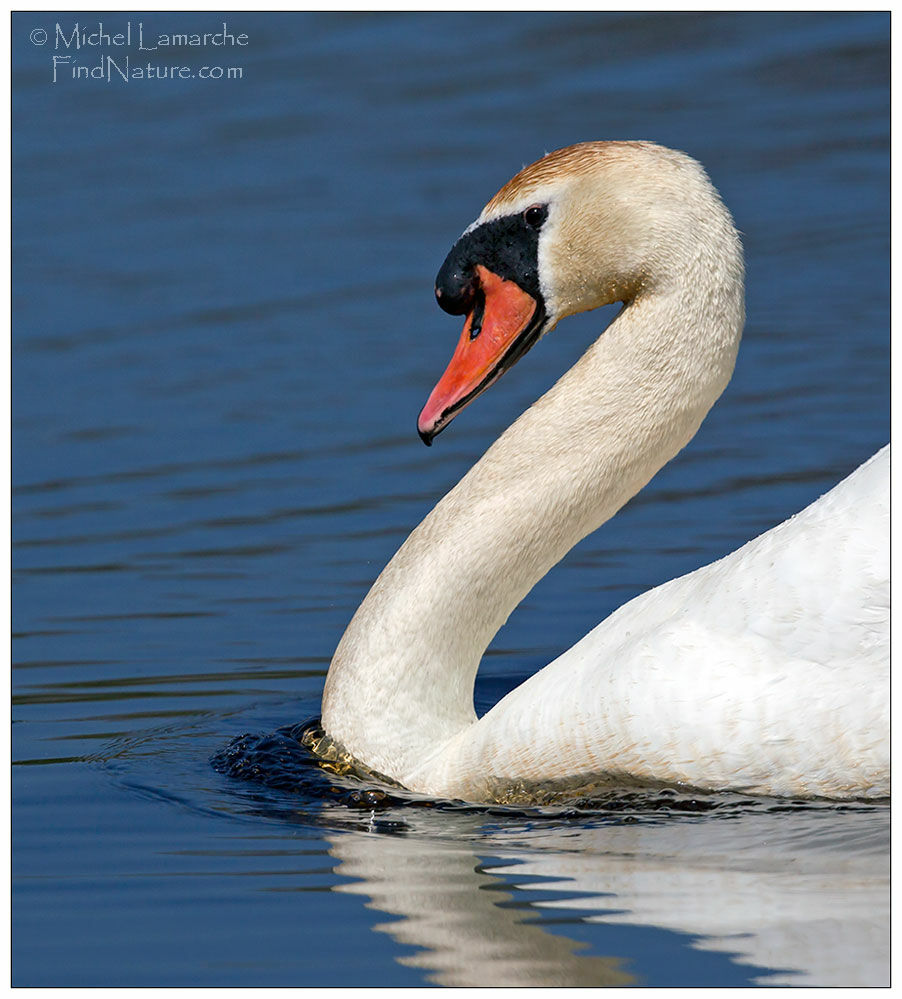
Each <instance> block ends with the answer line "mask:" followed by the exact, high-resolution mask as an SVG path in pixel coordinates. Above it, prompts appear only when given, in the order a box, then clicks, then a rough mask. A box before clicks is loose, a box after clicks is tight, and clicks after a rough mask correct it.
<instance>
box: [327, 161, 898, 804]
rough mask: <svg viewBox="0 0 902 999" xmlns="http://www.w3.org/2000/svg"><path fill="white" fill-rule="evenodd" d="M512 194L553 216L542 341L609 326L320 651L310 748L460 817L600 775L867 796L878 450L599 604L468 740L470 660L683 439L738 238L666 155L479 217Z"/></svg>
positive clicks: (881, 735) (880, 534)
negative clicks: (546, 207) (574, 322)
mask: <svg viewBox="0 0 902 999" xmlns="http://www.w3.org/2000/svg"><path fill="white" fill-rule="evenodd" d="M524 192H525V193H524ZM527 197H529V198H533V197H534V198H536V199H537V200H541V201H543V203H549V204H551V205H552V206H553V209H552V211H551V213H550V214H549V226H548V229H547V231H545V230H543V232H542V237H541V243H540V248H539V266H540V278H541V286H542V289H543V292H545V293H546V295H547V296H548V300H549V315H550V316H552V318H553V319H554V321H557V320H558V319H560V318H562V317H563V316H565V315H568V314H572V313H574V312H578V311H583V310H585V309H587V308H593V307H595V306H596V305H600V304H604V303H605V302H608V301H612V300H616V299H617V298H618V297H619V298H622V299H624V300H625V301H626V303H627V304H626V308H625V309H624V310H623V312H622V313H621V314H620V315H619V316H618V318H617V319H616V320H615V321H614V322H613V323H612V324H611V325H610V326H609V327H608V329H607V330H606V331H605V333H604V335H603V336H602V337H600V339H599V340H598V341H596V343H595V344H593V345H592V346H591V347H590V348H589V350H588V351H587V352H586V353H585V354H584V355H583V357H582V358H581V359H580V361H579V362H577V364H576V365H574V367H573V368H572V369H571V370H570V371H568V372H567V373H566V374H565V375H564V376H563V377H562V378H561V379H560V380H559V381H558V383H557V384H556V385H555V386H554V387H553V388H552V389H551V390H550V391H549V392H547V393H546V394H545V395H544V396H543V397H542V398H541V399H540V400H538V402H536V403H535V404H534V405H533V406H532V407H530V409H529V410H527V412H526V413H524V414H523V416H521V417H520V419H519V420H517V421H516V422H515V423H514V424H513V426H511V427H510V428H509V429H508V430H507V431H506V432H505V433H504V434H503V435H502V436H501V437H500V438H499V440H498V441H497V442H496V443H495V444H494V445H493V446H492V447H491V448H490V449H489V451H488V452H487V453H486V454H485V455H484V456H483V458H482V459H481V460H480V461H479V462H478V463H477V464H476V465H475V466H474V467H473V469H471V471H470V472H469V473H468V474H467V475H466V476H465V477H464V478H463V479H462V480H461V482H460V483H459V484H458V485H457V486H456V487H455V488H454V489H453V490H451V492H449V493H448V495H447V496H445V498H444V499H443V500H442V501H441V502H440V503H439V504H438V505H437V506H436V508H435V509H434V510H433V511H432V512H431V513H430V514H429V516H428V517H427V518H426V519H425V520H424V521H423V523H422V524H420V526H419V527H418V528H417V529H416V530H415V531H414V532H413V533H412V534H411V536H410V537H409V538H408V540H407V541H406V542H405V544H404V545H403V546H402V548H401V549H400V551H399V552H398V554H397V555H396V556H395V558H394V559H393V560H392V561H391V563H390V564H389V565H388V566H387V567H386V569H385V570H384V571H383V573H382V574H381V576H380V577H379V579H378V580H377V581H376V583H375V584H374V586H373V588H372V590H371V591H370V593H369V594H368V596H367V597H366V599H365V600H364V602H363V603H362V604H361V606H360V608H359V610H358V611H357V614H356V615H355V616H354V619H353V620H352V622H351V624H350V625H349V627H348V629H347V631H346V632H345V635H344V636H343V638H342V640H341V643H340V644H339V647H338V649H337V650H336V653H335V657H334V659H333V662H332V665H331V667H330V670H329V675H328V678H327V682H326V689H325V691H324V695H323V724H324V726H325V728H326V731H327V732H328V734H329V735H330V736H331V737H332V738H333V739H334V740H335V741H337V742H339V743H341V744H342V745H343V746H344V747H345V748H346V749H347V750H348V751H349V752H350V753H351V754H352V755H353V756H355V757H356V758H357V759H359V760H360V761H361V762H362V763H364V764H365V765H367V766H368V767H370V768H371V769H373V770H375V771H378V772H380V773H383V774H385V775H387V776H389V777H392V778H394V779H396V780H398V781H400V782H401V783H403V784H405V785H406V786H408V787H410V788H411V789H413V790H417V791H423V792H426V793H429V794H435V795H455V796H458V797H462V798H467V799H471V800H488V799H492V798H499V797H500V798H504V797H510V796H511V795H516V794H526V795H529V794H537V795H541V794H542V792H543V790H547V789H548V788H549V787H550V788H554V787H566V786H575V785H578V784H580V783H581V782H582V783H587V782H590V781H593V780H598V779H618V780H635V779H639V780H654V781H665V782H679V783H683V784H689V785H692V786H695V787H699V788H707V789H726V788H731V789H742V790H745V791H748V792H755V793H764V794H776V795H823V796H830V797H837V798H842V797H854V796H864V797H867V796H881V795H886V794H888V793H889V776H888V774H889V763H888V720H887V711H888V672H889V652H888V574H889V567H888V535H889V526H888V525H889V512H888V493H889V484H888V465H889V449H888V448H885V449H884V450H883V451H881V452H880V453H879V454H878V455H876V456H875V457H874V458H872V459H871V460H870V461H869V462H867V463H866V464H865V465H863V466H862V467H861V468H860V469H859V470H858V471H857V472H855V473H854V474H853V475H851V476H850V477H849V478H848V479H846V480H845V481H844V482H842V483H841V484H840V485H839V486H837V487H836V488H835V489H834V490H832V491H831V492H830V493H828V494H827V495H826V496H824V497H822V498H821V499H820V500H819V501H818V502H816V503H814V504H813V505H812V506H810V507H808V509H806V510H805V511H803V512H802V513H801V514H798V515H797V516H795V517H793V518H792V519H791V520H789V521H787V522H786V523H784V524H781V525H779V526H778V527H776V528H774V529H773V530H771V531H769V532H768V533H767V534H764V535H762V536H761V537H760V538H757V539H755V540H754V541H752V542H749V543H748V544H747V545H745V546H744V547H743V548H741V549H740V550H739V551H737V552H735V553H734V554H733V555H731V556H729V557H727V558H725V559H722V560H721V561H719V562H716V563H714V564H712V565H709V566H705V567H703V568H701V569H699V570H697V571H696V572H694V573H691V574H690V575H688V576H685V577H683V578H681V579H677V580H673V581H671V582H669V583H667V584H665V585H664V586H661V587H658V588H657V589H655V590H652V591H650V592H648V593H646V594H643V595H642V596H640V597H638V598H636V599H635V600H633V601H631V602H630V603H628V604H627V605H625V606H624V607H622V608H620V609H619V610H618V611H616V612H615V613H614V614H613V615H611V617H609V618H608V619H607V620H606V621H604V622H603V623H602V624H600V625H599V626H598V627H597V628H595V629H594V630H593V631H592V632H590V633H589V634H588V635H587V636H586V637H585V638H584V639H582V641H580V642H579V643H577V644H576V645H575V646H574V647H573V648H572V649H570V650H569V651H568V652H566V653H564V654H563V655H562V656H561V657H559V658H558V659H557V660H556V661H555V662H553V663H551V664H550V665H549V666H547V667H546V668H545V669H544V670H541V671H540V672H539V673H537V674H536V675H535V676H533V677H531V678H530V679H529V680H528V681H526V682H525V683H524V684H523V685H521V687H519V688H518V689H517V690H515V691H513V692H512V693H511V694H509V695H508V696H507V697H505V698H504V699H503V700H502V701H501V702H500V703H499V704H497V705H496V706H495V707H494V708H493V709H492V710H491V711H490V712H489V713H488V714H487V715H486V716H485V717H484V718H482V719H480V720H479V721H478V722H477V721H476V718H475V714H474V712H473V706H472V694H473V682H474V678H475V674H476V670H477V668H478V665H479V660H480V658H481V656H482V653H483V652H484V650H485V648H486V646H487V645H488V643H489V642H490V641H491V639H492V638H493V636H494V635H495V633H496V632H497V630H498V629H499V628H500V627H501V625H502V624H503V623H504V621H505V620H506V619H507V616H508V615H509V614H510V612H511V611H512V610H513V608H514V607H515V606H516V605H517V604H518V603H519V602H520V600H522V598H523V597H524V596H525V595H526V593H528V592H529V590H530V589H531V588H532V586H533V585H534V584H535V583H536V582H537V581H538V580H539V579H541V577H542V576H543V575H544V574H545V573H546V572H547V571H548V570H549V569H550V568H551V567H552V566H553V565H554V564H555V563H556V562H558V561H559V560H560V559H561V558H562V557H563V555H564V554H565V553H566V552H567V551H568V550H569V549H570V548H571V547H572V546H573V545H574V544H576V542H577V541H579V540H580V539H581V538H583V537H584V536H585V535H586V534H588V533H589V532H591V531H593V530H595V529H596V528H597V527H598V526H599V525H600V524H602V523H603V522H604V521H605V520H607V519H608V518H609V517H611V516H612V515H613V514H614V513H616V511H617V510H618V509H619V508H620V507H621V506H622V505H623V504H624V503H625V502H626V501H627V500H628V499H629V498H630V497H631V496H632V495H634V494H635V493H636V492H638V491H639V490H640V489H642V487H643V486H644V485H645V484H646V483H647V482H648V481H649V479H650V478H651V477H652V476H653V475H654V474H655V472H656V471H657V470H658V469H659V468H660V467H661V466H662V465H663V464H664V463H666V462H667V461H669V460H670V459H671V458H672V457H673V456H674V455H675V454H676V453H677V452H678V451H679V450H680V449H681V448H682V447H684V446H685V445H686V443H687V442H688V441H689V440H690V439H691V438H692V436H693V435H694V434H695V432H696V430H697V429H698V426H699V424H700V423H701V420H702V419H703V418H704V416H705V414H706V413H707V411H708V409H709V408H710V407H711V405H712V404H713V403H714V401H715V400H716V399H717V397H718V396H719V395H720V393H721V391H722V390H723V388H724V387H725V385H726V384H727V382H728V380H729V377H730V374H731V373H732V368H733V363H734V359H735V356H736V350H737V348H738V343H739V338H740V335H741V330H742V324H743V288H742V256H741V248H740V246H739V240H738V237H737V235H736V232H735V230H734V228H733V226H732V221H731V219H730V217H729V213H728V212H727V211H726V209H725V208H724V207H723V205H722V203H721V201H720V198H719V197H718V195H717V192H716V191H715V190H714V188H713V187H712V186H711V185H710V182H709V181H708V180H707V177H706V176H705V174H704V171H703V170H702V169H701V167H699V166H698V164H696V163H695V162H694V161H692V160H690V159H689V158H688V157H686V156H684V155H683V154H678V153H674V152H672V151H670V150H663V149H661V148H660V147H657V146H653V145H651V144H648V143H625V144H620V143H615V144H604V143H590V144H584V145H583V146H579V147H571V148H570V149H569V150H564V151H561V152H560V153H558V154H551V156H549V157H546V158H544V159H543V160H540V161H539V162H538V163H537V164H534V165H533V166H532V167H528V168H527V169H526V170H525V171H523V172H522V173H521V174H519V175H518V176H517V177H516V178H514V180H513V181H511V182H510V183H509V184H508V185H506V186H505V188H503V189H502V191H500V192H499V194H498V195H496V197H495V198H494V199H493V200H492V202H490V203H489V205H488V206H487V208H486V213H491V214H493V215H497V214H499V213H503V211H504V210H505V206H506V205H508V204H509V203H510V204H520V202H521V201H523V200H524V198H527Z"/></svg>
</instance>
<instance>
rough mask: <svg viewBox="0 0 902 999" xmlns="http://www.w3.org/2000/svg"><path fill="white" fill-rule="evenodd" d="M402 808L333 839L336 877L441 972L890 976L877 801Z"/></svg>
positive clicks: (465, 979) (811, 979)
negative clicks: (505, 817) (656, 810)
mask: <svg viewBox="0 0 902 999" xmlns="http://www.w3.org/2000/svg"><path fill="white" fill-rule="evenodd" d="M410 811H411V810H405V818H406V819H408V820H410V821H408V822H407V823H405V825H406V826H407V828H406V830H405V831H404V832H403V833H402V834H398V833H397V832H396V833H395V834H393V835H385V834H381V833H379V832H378V831H375V830H376V829H378V822H374V831H373V832H369V833H366V832H354V831H350V832H347V833H341V834H333V835H332V836H331V837H330V842H331V846H330V853H331V855H332V856H333V857H335V858H336V859H337V860H338V861H339V864H338V867H337V869H336V870H337V873H339V874H341V875H344V876H346V877H348V878H349V879H350V880H349V881H348V883H347V884H343V885H341V886H340V887H339V888H338V889H337V890H339V891H342V892H349V893H352V894H356V895H362V896H365V897H367V898H368V899H369V903H368V905H369V906H370V907H371V908H375V909H378V910H379V911H381V912H384V913H385V914H386V915H388V916H392V917H400V918H392V919H390V920H386V921H385V922H382V923H379V924H378V925H377V926H376V929H377V930H378V931H379V932H382V933H386V934H388V935H390V936H391V937H392V938H393V939H394V940H395V941H396V942H397V943H399V944H402V945H407V946H411V947H414V948H417V950H416V951H415V952H414V953H413V954H412V955H408V956H404V957H401V958H399V960H400V961H401V962H402V963H403V964H405V965H409V966H414V967H417V968H422V969H425V970H426V971H427V977H428V978H429V980H430V981H433V982H435V983H436V984H440V985H454V986H465V985H469V986H478V985H495V986H502V985H509V986H510V985H534V986H541V985H630V984H635V985H641V984H655V982H654V981H653V980H651V979H653V978H654V974H655V968H657V967H658V966H659V962H660V955H661V953H663V952H664V951H665V950H666V951H667V952H668V953H675V954H676V958H675V961H676V963H678V964H679V965H680V967H678V968H676V967H674V966H673V965H671V966H668V967H667V968H666V972H667V975H668V981H669V982H671V983H673V984H685V985H689V984H706V983H707V984H721V985H723V984H731V983H732V984H737V985H739V984H746V983H761V984H768V985H777V984H792V985H871V986H874V985H885V984H887V983H888V980H889V929H888V928H889V911H888V910H889V890H888V859H887V857H888V846H889V810H888V809H879V808H878V809H876V810H875V811H872V812H866V811H863V810H855V809H853V810H850V811H841V810H836V809H832V808H823V809H818V808H814V809H811V810H808V811H802V812H796V811H792V810H790V809H789V808H788V807H787V809H786V810H785V811H779V810H772V811H767V812H755V813H751V814H749V813H745V814H741V815H739V816H735V817H732V818H714V819H712V818H710V817H706V818H705V819H704V820H698V819H686V820H684V821H681V820H677V821H662V822H651V821H639V822H635V823H633V824H629V823H627V824H616V825H613V824H599V825H595V826H591V827H586V826H584V825H583V826H580V827H568V826H566V825H556V826H554V827H551V828H548V827H545V828H542V827H541V826H536V825H535V823H528V822H518V823H517V824H516V825H515V826H513V827H512V826H511V825H510V824H508V823H505V824H504V826H500V825H499V826H496V827H494V828H492V827H487V826H486V824H485V816H484V815H483V816H481V817H480V816H478V815H468V816H450V815H448V814H447V813H443V814H435V813H429V812H421V813H418V814H417V815H416V816H414V817H413V819H411V816H410ZM437 820H440V821H437ZM624 926H630V927H634V928H639V927H647V928H654V930H655V931H656V933H657V936H655V937H653V938H649V937H648V931H647V930H646V931H645V934H644V935H643V934H637V933H633V934H627V935H624V934H623V932H622V930H621V931H620V932H614V928H616V927H624ZM668 935H671V936H670V937H669V939H668ZM672 935H678V936H672ZM587 939H588V940H590V941H591V944H590V945H589V946H587V944H586V940H587ZM649 940H651V945H652V946H656V947H657V949H658V951H659V953H647V952H646V953H639V952H638V949H637V948H638V947H639V946H641V945H642V942H643V941H646V943H647V942H648V941H649ZM624 941H626V944H624ZM674 948H676V950H675V951H674ZM629 949H632V951H633V952H632V953H628V952H627V951H628V950H629Z"/></svg>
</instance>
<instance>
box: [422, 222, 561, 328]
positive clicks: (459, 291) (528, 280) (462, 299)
mask: <svg viewBox="0 0 902 999" xmlns="http://www.w3.org/2000/svg"><path fill="white" fill-rule="evenodd" d="M527 216H528V217H529V221H528V222H527V220H526V218H527ZM547 217H548V206H547V205H533V206H531V207H530V208H528V209H527V210H526V211H525V212H518V213H517V214H516V215H504V216H502V217H501V218H498V219H493V220H492V221H491V222H484V223H483V224H482V225H480V226H477V227H476V228H475V229H471V230H470V232H468V233H465V234H464V235H463V236H461V237H460V239H459V240H458V241H457V242H456V243H455V244H454V246H452V247H451V252H450V253H449V254H448V256H447V257H445V262H444V263H443V264H442V266H441V269H440V270H439V272H438V276H437V277H436V279H435V297H436V300H437V301H438V304H439V305H440V306H441V307H442V308H443V309H444V310H445V312H450V313H451V315H452V316H461V315H464V314H465V313H467V312H469V311H470V309H472V308H473V303H474V300H475V298H476V294H477V291H478V282H477V280H476V265H477V264H482V266H483V267H485V268H487V269H488V270H490V271H492V273H494V274H497V275H498V277H500V278H504V280H505V281H513V282H514V283H515V284H516V285H518V286H519V287H520V288H522V290H523V291H525V292H526V293H527V294H528V295H531V296H532V297H533V298H534V299H535V300H536V302H537V303H538V304H539V306H540V310H542V306H543V305H544V302H543V299H542V292H541V290H540V289H539V259H538V257H539V232H540V231H541V228H542V223H543V222H544V221H545V219H546V218H547Z"/></svg>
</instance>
